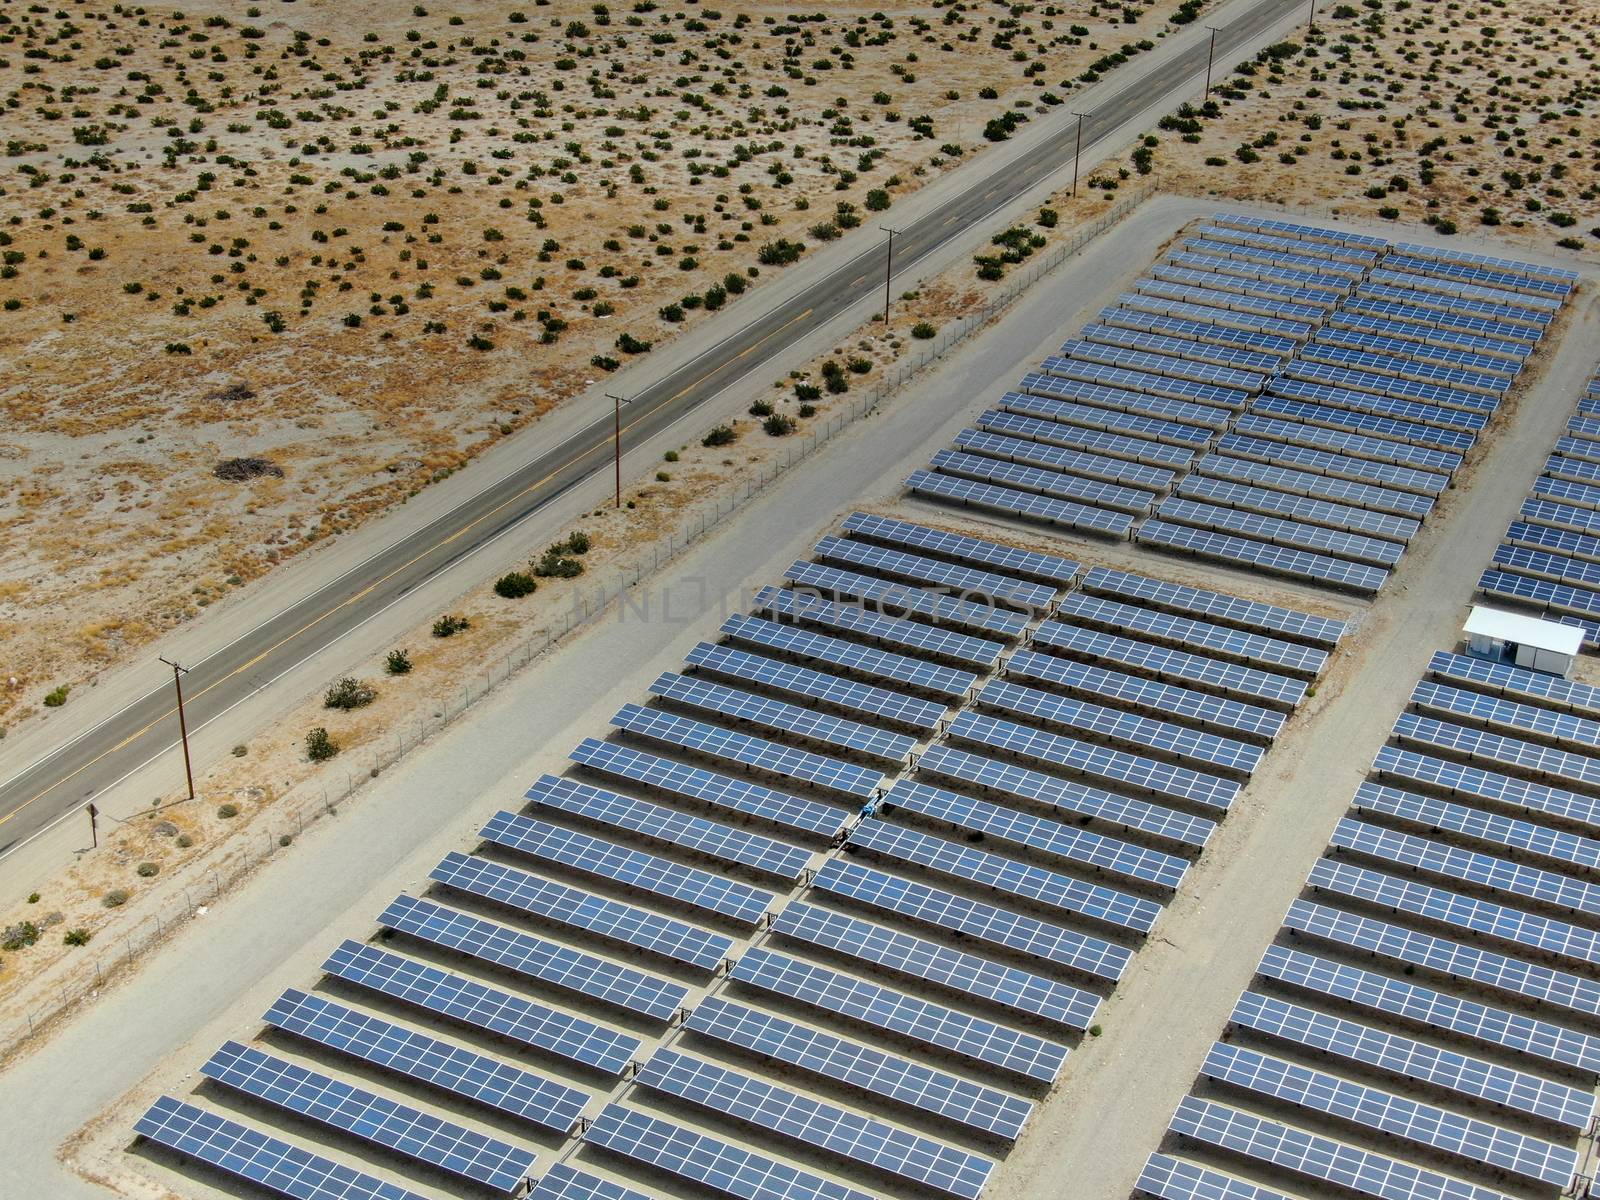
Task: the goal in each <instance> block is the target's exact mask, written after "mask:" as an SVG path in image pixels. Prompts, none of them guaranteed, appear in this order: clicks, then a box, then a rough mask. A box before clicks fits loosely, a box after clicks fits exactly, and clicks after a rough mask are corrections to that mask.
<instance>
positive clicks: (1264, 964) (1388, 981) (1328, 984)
mask: <svg viewBox="0 0 1600 1200" xmlns="http://www.w3.org/2000/svg"><path fill="white" fill-rule="evenodd" d="M1257 970H1258V972H1259V973H1260V974H1261V975H1262V976H1263V977H1265V978H1267V979H1272V980H1275V981H1277V982H1278V983H1282V984H1287V985H1289V986H1291V987H1294V988H1297V989H1299V990H1301V991H1306V992H1310V993H1312V994H1314V995H1318V996H1326V997H1329V998H1331V999H1333V1000H1336V1001H1341V1002H1343V1003H1345V1004H1350V1005H1353V1006H1355V1007H1357V1008H1364V1009H1368V1010H1370V1011H1372V1012H1376V1013H1382V1014H1383V1015H1384V1016H1386V1017H1391V1018H1394V1019H1395V1020H1398V1021H1402V1022H1406V1023H1408V1024H1410V1025H1412V1026H1414V1027H1415V1028H1418V1029H1421V1030H1423V1031H1424V1032H1428V1031H1437V1030H1449V1031H1450V1032H1451V1033H1455V1034H1459V1035H1461V1036H1462V1037H1466V1038H1470V1039H1472V1040H1473V1041H1477V1042H1481V1043H1483V1044H1484V1045H1486V1046H1491V1047H1500V1048H1504V1049H1506V1050H1510V1051H1513V1052H1515V1053H1519V1054H1527V1055H1530V1056H1532V1057H1534V1058H1539V1059H1543V1060H1545V1061H1547V1062H1552V1063H1557V1064H1559V1065H1562V1066H1569V1067H1576V1068H1578V1069H1579V1070H1582V1071H1586V1072H1588V1073H1590V1074H1596V1073H1600V1040H1597V1039H1595V1038H1593V1037H1591V1036H1590V1035H1589V1034H1586V1033H1580V1032H1578V1031H1577V1030H1573V1029H1567V1028H1566V1027H1564V1026H1561V1025H1556V1024H1553V1023H1551V1022H1549V1021H1541V1020H1539V1019H1537V1018H1535V1017H1529V1016H1524V1015H1523V1014H1522V1013H1515V1012H1509V1011H1507V1010H1506V1009H1501V1008H1494V1007H1491V1006H1490V1005H1487V1004H1480V1003H1479V1002H1477V1001H1476V1000H1465V999H1462V998H1461V997H1459V996H1452V995H1449V994H1448V993H1446V992H1438V991H1434V990H1433V989H1432V988H1427V987H1421V986H1419V985H1418V984H1415V983H1410V982H1407V981H1405V980H1400V979H1393V978H1390V977H1389V976H1387V975H1380V974H1377V973H1376V972H1373V971H1364V970H1362V969H1360V968H1359V967H1352V966H1349V965H1347V964H1345V963H1338V962H1333V961H1332V960H1330V959H1326V958H1318V957H1317V956H1316V955H1314V954H1306V953H1305V952H1303V951H1300V950H1291V949H1289V948H1288V947H1285V946H1270V947H1268V948H1267V953H1266V955H1265V956H1264V957H1263V958H1262V960H1261V965H1260V967H1259V968H1257Z"/></svg>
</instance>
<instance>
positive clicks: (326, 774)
mask: <svg viewBox="0 0 1600 1200" xmlns="http://www.w3.org/2000/svg"><path fill="white" fill-rule="evenodd" d="M1156 190H1157V188H1156V180H1155V178H1154V177H1153V176H1152V177H1149V178H1148V179H1145V180H1141V181H1140V184H1139V186H1138V188H1137V190H1136V191H1134V192H1133V193H1132V194H1130V195H1128V196H1127V197H1125V198H1124V199H1122V200H1120V201H1118V202H1117V203H1116V204H1114V205H1113V206H1112V207H1111V208H1109V209H1107V210H1106V211H1105V212H1104V213H1101V214H1100V215H1099V216H1098V217H1095V218H1094V219H1093V220H1091V221H1089V222H1088V223H1087V224H1085V225H1084V226H1083V227H1081V228H1079V229H1077V230H1075V231H1073V233H1072V235H1071V236H1070V237H1069V238H1068V239H1067V240H1065V241H1064V242H1062V243H1061V244H1060V245H1058V246H1056V247H1055V248H1054V249H1051V250H1049V251H1048V252H1047V253H1043V254H1040V255H1037V256H1035V257H1034V258H1032V259H1030V260H1029V261H1028V262H1026V263H1025V264H1019V265H1018V266H1017V267H1015V268H1013V270H1012V271H1011V272H1010V274H1009V275H1008V276H1007V280H1006V283H1005V286H1003V287H1001V288H999V289H997V290H996V291H995V292H994V293H993V294H992V295H991V296H990V297H989V299H988V300H987V301H985V303H984V304H983V305H982V307H980V308H978V309H977V310H975V311H973V312H970V313H967V314H965V315H964V316H962V317H960V318H958V319H956V320H954V321H951V322H949V323H948V324H947V325H945V326H944V328H942V329H941V330H939V332H938V333H937V334H936V335H935V336H934V337H932V338H930V339H928V340H927V341H926V342H919V343H916V344H915V348H914V350H913V353H912V354H911V355H909V356H908V357H907V358H906V359H904V360H902V361H901V362H899V363H897V364H895V365H893V366H892V367H890V368H888V369H887V370H885V371H884V372H883V374H882V375H881V376H880V378H879V379H878V381H877V383H876V384H875V385H874V386H873V387H872V388H871V389H870V390H869V391H866V392H864V393H862V394H861V395H859V396H851V397H848V398H846V399H845V401H844V403H843V404H842V405H836V406H835V407H834V408H833V409H832V411H830V412H828V413H827V414H826V415H825V416H822V417H820V418H818V419H815V420H813V421H811V422H810V423H809V425H808V429H807V432H806V433H805V435H804V436H794V437H791V438H789V439H786V440H785V442H784V445H783V448H782V450H781V451H780V452H779V454H778V455H777V456H776V457H775V458H774V459H773V460H772V461H770V462H768V463H765V464H763V465H761V466H760V467H758V468H757V469H756V470H755V471H753V472H752V473H750V474H749V475H747V476H746V477H745V478H744V479H743V480H742V481H740V482H738V483H736V484H734V486H732V487H730V488H726V489H725V490H724V494H722V495H719V496H717V497H715V498H713V499H711V500H709V501H706V502H704V503H702V504H700V505H698V506H696V507H694V508H692V509H690V510H688V511H687V512H686V513H685V514H684V515H683V517H681V518H680V520H679V521H678V523H677V526H676V528H674V529H673V530H672V532H670V533H668V534H666V535H664V536H661V537H658V538H657V539H656V540H655V541H654V542H653V543H652V544H651V545H650V546H648V547H643V548H640V549H639V550H638V551H637V552H636V553H635V554H634V556H633V559H632V561H630V562H626V563H623V564H621V565H619V566H618V567H617V568H616V570H615V571H614V572H613V574H612V577H611V578H610V579H608V580H606V581H605V582H603V583H600V584H598V585H591V586H589V587H579V588H576V589H575V590H574V592H573V596H572V604H571V606H570V607H569V608H568V609H567V611H566V612H565V613H563V614H562V615H561V616H560V617H559V618H557V619H555V620H553V621H551V622H550V623H549V624H548V625H547V626H546V627H545V628H544V629H542V630H539V631H537V632H536V633H534V634H532V635H531V636H529V637H528V638H526V639H525V640H524V641H522V642H521V643H520V644H518V645H517V646H515V647H513V648H512V649H511V650H509V651H507V652H505V653H503V654H501V655H498V656H496V658H494V659H493V660H491V661H489V662H488V663H486V664H485V665H484V667H483V668H482V670H481V671H478V672H474V674H473V676H472V677H471V678H470V679H467V680H465V681H463V682H462V684H461V686H460V687H459V688H458V689H457V690H456V691H454V692H453V693H452V694H450V695H449V696H447V697H446V698H445V699H444V700H443V701H442V702H441V703H440V704H439V705H438V706H437V708H436V709H435V711H434V712H433V713H432V715H431V716H429V717H425V718H418V719H416V720H415V721H413V722H411V723H410V724H409V725H407V726H406V727H404V728H401V729H395V730H390V731H388V732H386V733H385V734H384V735H383V736H382V737H381V738H379V739H378V740H377V741H376V742H374V743H369V744H368V745H366V746H364V747H362V748H360V749H359V750H356V751H352V752H350V754H349V757H348V758H346V757H343V756H341V758H340V761H339V762H337V763H333V764H325V765H324V766H322V767H321V768H319V770H318V774H317V777H316V778H315V779H314V780H311V781H307V782H304V783H301V784H299V785H296V786H295V787H293V788H291V789H290V790H289V791H287V792H285V793H284V794H283V796H281V797H280V798H279V799H278V800H277V801H276V802H274V803H273V804H272V807H271V808H270V809H268V810H266V811H264V812H263V813H261V815H260V816H259V817H258V818H256V820H255V821H254V822H253V823H252V825H253V827H252V828H251V830H250V832H249V833H240V834H238V835H235V837H234V839H232V840H233V841H234V843H235V844H234V845H232V846H230V847H229V852H228V855H227V857H226V858H225V859H224V860H223V861H221V862H219V863H214V864H212V865H209V866H206V867H204V868H198V867H197V868H180V877H183V876H187V878H186V879H185V881H184V883H183V884H182V886H181V887H180V888H179V892H180V895H179V896H175V897H173V898H172V899H171V900H169V901H168V902H167V903H166V904H164V905H163V906H162V907H160V908H158V909H157V910H156V911H155V912H153V913H150V914H148V915H146V916H144V917H142V918H141V919H140V920H139V921H137V922H136V923H133V924H132V925H130V926H129V927H128V928H127V929H123V930H118V931H116V932H112V931H111V930H103V931H101V932H100V934H99V935H98V936H97V938H96V940H95V942H94V948H93V950H91V951H86V952H83V954H85V955H86V956H87V957H84V956H77V957H70V958H67V959H64V960H62V961H63V963H68V964H70V966H71V968H72V969H71V971H70V974H69V977H68V978H65V979H63V980H62V981H61V982H60V983H59V985H50V984H41V986H40V988H39V989H38V994H37V995H36V996H35V997H34V998H33V1000H32V1002H31V1003H29V1004H26V1005H24V1010H23V1014H22V1018H21V1020H17V1021H13V1022H12V1023H11V1027H10V1028H8V1029H5V1030H4V1032H3V1033H0V1064H3V1063H4V1062H5V1061H6V1060H7V1059H8V1058H10V1057H11V1056H12V1055H14V1054H15V1053H17V1051H18V1050H19V1049H20V1048H21V1047H22V1046H23V1045H24V1043H26V1042H27V1041H28V1040H30V1039H32V1038H33V1037H36V1036H37V1035H38V1034H39V1033H41V1032H43V1031H44V1030H46V1029H47V1028H49V1027H50V1025H51V1024H52V1023H53V1022H54V1021H55V1020H57V1019H58V1018H59V1017H61V1016H62V1015H63V1014H64V1013H66V1012H67V1011H68V1010H69V1009H70V1008H72V1007H73V1006H74V1005H75V1004H77V1003H78V1002H80V1001H82V1000H84V999H87V998H89V997H92V996H94V995H95V994H96V993H97V992H98V991H99V990H100V989H101V988H102V987H104V986H106V985H107V983H108V982H109V981H110V980H111V979H112V978H113V977H114V976H115V975H116V974H117V973H118V972H119V971H121V970H124V969H126V968H127V967H129V966H131V965H132V964H133V963H134V962H136V960H137V959H138V957H139V956H140V955H141V954H142V953H144V952H145V951H147V950H150V949H152V948H154V947H156V946H158V945H159V944H160V943H161V942H162V941H164V940H165V939H166V938H167V936H168V935H170V934H171V933H172V932H173V931H174V930H176V929H177V928H178V927H179V926H181V925H182V924H184V923H185V922H186V921H188V920H189V919H191V918H192V917H194V916H195V915H196V914H197V913H200V912H202V911H203V910H204V909H205V908H206V907H207V906H208V905H210V904H214V903H216V901H217V900H219V899H220V898H221V897H222V895H223V893H224V892H226V891H228V890H229V889H230V888H232V887H233V886H235V885H236V884H238V883H240V882H241V881H242V880H243V879H244V878H245V877H246V876H247V875H249V873H250V872H252V871H254V870H255V869H256V868H257V867H259V866H261V865H262V864H263V863H264V862H266V861H267V860H268V859H270V858H271V857H272V856H273V855H274V854H276V853H277V852H278V851H279V850H281V849H283V848H285V847H287V846H289V845H291V844H292V843H293V841H294V839H295V838H296V837H298V836H300V835H301V834H303V833H304V832H305V831H306V828H307V827H308V826H309V825H311V824H312V823H313V822H315V821H317V820H319V819H320V818H322V817H324V816H330V815H333V814H334V813H336V812H337V811H338V809H339V806H340V805H341V804H343V803H344V801H345V800H347V799H349V798H350V796H352V795H353V794H354V793H355V792H356V790H357V789H358V788H360V787H361V785H362V784H363V783H367V782H369V781H371V780H372V779H375V778H377V777H378V776H379V775H380V774H382V772H383V771H385V770H387V769H388V768H389V767H391V766H393V765H394V764H395V763H396V762H398V761H399V760H400V759H401V758H402V757H403V756H404V755H406V754H409V753H410V752H411V751H412V750H414V749H416V748H417V747H418V746H420V745H421V744H422V743H424V742H426V741H427V740H428V739H429V738H431V737H433V736H434V735H436V734H437V733H439V732H440V731H441V730H443V729H444V728H445V727H446V726H448V725H449V724H450V723H451V722H453V721H455V720H456V719H457V718H458V717H460V716H461V715H462V713H464V712H466V710H467V709H468V708H469V707H471V706H472V705H473V704H474V703H475V702H476V701H478V700H480V699H482V698H483V697H484V696H485V695H487V694H488V693H489V692H491V691H492V690H494V689H495V688H496V687H498V686H499V685H500V684H502V683H504V682H505V681H506V680H507V679H509V678H510V677H511V676H512V675H513V674H515V673H516V672H518V671H520V670H521V669H522V668H523V667H525V666H527V665H528V664H529V663H530V662H532V661H533V660H534V659H536V658H538V657H539V656H540V655H542V654H544V653H545V652H546V651H548V650H549V649H550V648H551V647H552V646H554V645H555V644H556V643H558V642H559V641H561V640H562V639H563V638H565V637H567V636H568V635H570V634H571V633H572V632H573V631H574V630H577V629H580V628H582V627H583V626H585V625H587V624H588V623H589V622H590V621H592V620H594V619H595V618H596V617H597V616H599V615H600V614H601V613H602V612H604V611H605V610H606V608H607V607H608V606H609V605H610V604H611V603H612V602H613V601H615V600H616V599H617V598H618V597H620V596H622V595H623V594H624V593H626V592H627V591H628V589H630V588H632V587H633V586H634V585H636V584H637V583H638V582H639V581H640V580H642V579H644V578H646V577H648V576H649V575H651V574H652V573H654V572H655V571H657V570H659V569H660V568H661V566H662V565H663V564H665V563H666V562H668V561H670V560H671V559H673V558H674V557H676V556H677V555H679V554H681V553H682V552H683V551H684V550H686V549H687V548H688V547H690V546H692V545H694V544H695V543H696V542H698V541H699V540H701V539H702V538H704V537H705V536H706V535H707V534H708V533H710V532H711V531H712V530H714V529H716V528H717V526H718V525H720V524H721V523H722V522H723V521H724V520H726V519H727V518H728V517H729V516H731V515H732V514H733V513H734V512H735V511H737V510H738V509H739V508H740V507H741V506H742V505H744V504H747V503H748V502H749V501H750V500H751V499H752V498H753V497H755V496H757V495H759V494H760V493H761V492H762V491H764V490H765V489H766V488H767V487H769V486H770V485H771V484H772V483H773V481H775V480H776V479H777V478H778V477H779V476H781V475H782V474H783V473H784V472H786V471H788V470H789V469H790V468H791V467H793V466H794V465H795V464H797V463H800V462H803V461H805V460H806V459H807V458H809V457H810V456H811V455H812V454H814V453H815V452H816V451H817V450H818V449H820V448H821V447H822V446H824V445H826V444H827V443H828V442H830V441H831V440H832V439H833V438H834V437H836V436H837V435H838V434H839V433H841V432H842V431H844V430H845V429H847V428H849V427H850V426H851V425H853V424H854V423H855V422H856V421H858V420H859V419H861V418H862V417H864V416H867V415H868V414H870V413H871V412H873V411H874V410H876V409H877V407H878V406H879V405H880V404H881V403H882V402H883V401H884V400H885V399H886V398H887V397H889V396H891V395H893V394H894V393H895V392H897V391H899V390H900V389H901V388H903V387H904V386H905V385H906V384H907V383H908V382H910V381H911V380H912V379H913V378H915V377H916V376H917V375H918V374H919V373H920V372H922V371H925V370H927V369H928V368H929V367H931V366H933V365H934V364H935V363H937V362H939V361H940V360H942V359H943V358H945V356H947V355H948V354H949V353H950V352H951V351H952V350H954V349H955V348H956V347H958V346H960V345H961V344H962V343H963V342H965V341H966V340H967V339H968V338H970V337H971V336H972V335H973V334H974V333H976V332H977V331H979V330H981V329H983V328H984V327H985V326H986V325H988V324H989V323H990V322H991V321H993V320H994V319H995V318H996V317H997V316H998V315H999V314H1000V313H1001V312H1002V311H1003V310H1005V309H1006V308H1007V307H1009V306H1010V304H1011V303H1012V302H1013V301H1014V300H1015V299H1016V298H1017V297H1018V296H1020V295H1021V294H1022V293H1023V292H1025V291H1027V290H1028V289H1029V288H1030V287H1032V286H1033V284H1034V283H1036V282H1037V281H1038V280H1039V279H1041V278H1042V277H1043V276H1045V275H1048V274H1049V273H1050V272H1052V271H1054V270H1056V269H1057V268H1058V267H1060V266H1061V264H1062V263H1064V262H1066V261H1067V259H1069V258H1071V257H1073V256H1074V255H1076V254H1077V253H1078V252H1079V251H1081V250H1082V249H1083V248H1084V247H1085V246H1086V245H1088V244H1089V243H1090V242H1091V241H1092V240H1094V239H1095V238H1096V237H1098V236H1099V235H1100V234H1102V233H1104V232H1105V231H1106V230H1107V229H1109V228H1111V227H1112V226H1113V225H1115V224H1117V223H1118V222H1119V221H1121V220H1122V219H1123V218H1125V217H1126V216H1127V215H1128V214H1129V213H1131V212H1132V211H1133V210H1134V209H1135V208H1137V207H1138V206H1139V205H1140V204H1142V203H1144V201H1146V200H1147V199H1149V198H1150V196H1152V195H1153V194H1155V192H1156Z"/></svg>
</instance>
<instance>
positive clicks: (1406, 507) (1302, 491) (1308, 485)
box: [1190, 453, 1433, 537]
mask: <svg viewBox="0 0 1600 1200" xmlns="http://www.w3.org/2000/svg"><path fill="white" fill-rule="evenodd" d="M1194 469H1195V472H1196V475H1203V476H1209V477H1210V478H1212V479H1227V480H1231V481H1233V482H1235V483H1246V484H1255V485H1257V486H1258V487H1263V488H1274V489H1276V491H1277V492H1279V493H1281V492H1291V493H1293V494H1295V495H1297V496H1306V497H1309V498H1311V499H1313V500H1325V501H1333V502H1335V503H1336V504H1339V505H1352V506H1354V507H1355V508H1356V509H1367V510H1371V511H1372V512H1373V513H1387V514H1394V515H1396V516H1400V517H1409V518H1414V519H1413V520H1411V521H1409V522H1407V523H1408V524H1409V525H1411V526H1412V527H1413V529H1412V532H1415V528H1416V527H1417V526H1420V524H1421V518H1423V517H1425V516H1427V515H1428V514H1429V513H1430V512H1432V511H1433V501H1432V500H1431V499H1430V498H1428V497H1427V496H1418V495H1416V494H1414V493H1412V492H1402V491H1397V490H1395V489H1393V488H1386V487H1379V486H1377V485H1374V484H1370V483H1363V482H1361V481H1360V480H1355V479H1347V478H1342V477H1340V476H1338V475H1318V474H1314V473H1312V472H1310V471H1299V470H1295V469H1293V468H1291V467H1285V466H1278V465H1274V463H1272V462H1252V461H1251V460H1249V459H1247V458H1232V457H1229V456H1227V455H1223V454H1216V453H1212V454H1207V455H1206V456H1205V457H1204V458H1202V459H1201V460H1200V461H1199V462H1197V463H1195V468H1194ZM1190 478H1191V479H1193V478H1195V476H1191V477H1190ZM1405 536H1406V537H1409V536H1410V535H1409V534H1407V535H1405Z"/></svg>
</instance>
